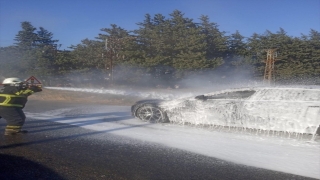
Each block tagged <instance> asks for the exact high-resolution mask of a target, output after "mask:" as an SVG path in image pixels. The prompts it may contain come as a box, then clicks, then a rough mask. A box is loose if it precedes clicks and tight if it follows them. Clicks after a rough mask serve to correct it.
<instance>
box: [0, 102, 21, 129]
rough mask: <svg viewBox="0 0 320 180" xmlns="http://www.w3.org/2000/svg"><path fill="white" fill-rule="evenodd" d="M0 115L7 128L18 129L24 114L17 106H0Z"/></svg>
mask: <svg viewBox="0 0 320 180" xmlns="http://www.w3.org/2000/svg"><path fill="white" fill-rule="evenodd" d="M0 117H2V118H4V119H5V120H6V121H7V127H6V130H7V129H17V130H20V129H21V127H22V126H23V124H24V122H25V120H26V115H25V114H24V112H23V111H22V108H19V107H1V106H0Z"/></svg>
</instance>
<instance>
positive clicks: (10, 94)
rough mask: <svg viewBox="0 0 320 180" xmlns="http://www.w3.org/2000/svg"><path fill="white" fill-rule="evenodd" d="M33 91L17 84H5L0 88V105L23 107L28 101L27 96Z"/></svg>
mask: <svg viewBox="0 0 320 180" xmlns="http://www.w3.org/2000/svg"><path fill="white" fill-rule="evenodd" d="M34 92H35V91H33V90H32V89H29V88H24V87H17V86H5V87H4V88H3V89H1V90H0V107H19V108H24V106H25V104H26V103H27V101H28V96H30V95H31V94H33V93H34Z"/></svg>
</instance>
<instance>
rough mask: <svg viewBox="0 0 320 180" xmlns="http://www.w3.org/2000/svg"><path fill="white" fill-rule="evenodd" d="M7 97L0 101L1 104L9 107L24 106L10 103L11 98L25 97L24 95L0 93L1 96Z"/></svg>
mask: <svg viewBox="0 0 320 180" xmlns="http://www.w3.org/2000/svg"><path fill="white" fill-rule="evenodd" d="M1 96H2V97H5V98H6V99H5V100H4V101H3V102H1V103H0V106H8V107H23V105H21V104H8V103H9V102H10V100H11V98H15V97H18V98H19V97H20V98H25V97H24V96H18V95H11V94H0V97H1Z"/></svg>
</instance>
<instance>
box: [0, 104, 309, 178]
mask: <svg viewBox="0 0 320 180" xmlns="http://www.w3.org/2000/svg"><path fill="white" fill-rule="evenodd" d="M75 106H79V104H72V103H65V102H62V101H61V102H48V101H35V100H31V101H29V102H28V104H27V107H26V109H25V111H28V112H34V113H38V112H42V111H48V110H54V109H57V108H66V107H75ZM5 125H6V124H5V121H4V120H3V119H1V120H0V130H1V131H2V132H3V130H4V128H5ZM24 128H25V129H28V130H29V131H30V132H29V133H28V134H26V135H16V136H9V137H7V136H4V135H0V179H2V180H12V179H24V180H29V179H30V180H31V179H32V180H35V179H46V180H50V179H61V180H62V179H68V180H69V179H86V180H87V179H117V180H118V179H133V180H135V179H137V180H144V179H146V180H147V179H184V180H186V179H259V180H261V179H311V178H307V177H302V176H298V175H293V174H286V173H282V172H276V171H270V170H265V169H260V168H254V167H249V166H245V165H241V164H235V163H232V162H228V161H224V160H220V159H216V158H213V157H207V156H204V155H199V154H195V153H191V152H188V151H184V150H179V149H175V148H170V147H166V146H163V145H160V144H155V143H150V142H146V141H140V140H135V139H131V138H129V137H124V136H117V135H114V134H111V133H108V132H104V133H102V132H99V131H94V130H89V129H84V128H81V127H78V126H72V125H68V124H63V123H57V122H52V121H47V120H39V119H32V118H27V121H26V124H25V127H24ZM217 148H219V147H217Z"/></svg>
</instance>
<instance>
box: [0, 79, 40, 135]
mask: <svg viewBox="0 0 320 180" xmlns="http://www.w3.org/2000/svg"><path fill="white" fill-rule="evenodd" d="M2 84H3V88H2V89H1V90H0V118H1V117H2V118H4V119H5V120H6V121H7V126H6V128H5V133H4V134H5V135H15V134H23V133H27V132H28V131H26V130H22V126H23V124H24V122H25V119H26V116H25V114H24V112H23V110H22V109H23V108H24V106H25V105H26V103H27V101H28V96H30V95H31V94H33V93H35V92H40V91H42V88H41V87H38V86H28V84H27V83H26V82H23V81H21V80H20V79H19V78H15V77H13V78H7V79H5V80H4V81H3V83H2Z"/></svg>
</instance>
